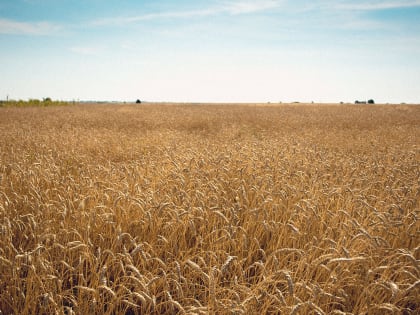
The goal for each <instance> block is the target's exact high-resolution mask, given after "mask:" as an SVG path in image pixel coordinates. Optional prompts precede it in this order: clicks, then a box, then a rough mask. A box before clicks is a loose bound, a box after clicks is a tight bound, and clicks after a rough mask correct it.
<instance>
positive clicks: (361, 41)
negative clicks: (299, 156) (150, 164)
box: [0, 0, 420, 103]
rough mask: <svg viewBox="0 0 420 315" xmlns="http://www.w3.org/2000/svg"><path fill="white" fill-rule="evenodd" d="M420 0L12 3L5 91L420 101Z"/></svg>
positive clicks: (181, 98)
mask: <svg viewBox="0 0 420 315" xmlns="http://www.w3.org/2000/svg"><path fill="white" fill-rule="evenodd" d="M419 17H420V1H418V0H394V1H389V0H386V1H347V0H346V1H330V0H315V1H302V0H298V1H287V0H261V1H246V0H230V1H229V0H227V1H223V0H220V1H218V0H215V1H203V0H196V1H191V0H181V1H169V0H156V1H134V0H124V1H122V0H121V1H99V0H89V1H82V0H75V1H70V0H62V1H59V2H58V1H54V0H14V1H12V0H4V1H1V2H0V45H1V47H2V49H1V50H0V69H1V70H0V71H1V73H2V75H1V76H0V99H6V98H7V97H9V98H10V99H29V98H37V99H42V98H44V97H51V98H52V99H62V100H98V101H113V100H115V101H127V102H132V101H135V100H136V99H141V100H147V101H154V102H243V103H248V102H249V103H253V102H273V103H276V102H284V103H287V102H294V101H297V102H312V101H314V102H316V103H339V102H341V101H342V102H349V103H352V102H354V101H355V100H361V101H366V100H368V99H374V100H375V102H376V103H402V102H404V103H420V58H419V57H418V56H420V19H419Z"/></svg>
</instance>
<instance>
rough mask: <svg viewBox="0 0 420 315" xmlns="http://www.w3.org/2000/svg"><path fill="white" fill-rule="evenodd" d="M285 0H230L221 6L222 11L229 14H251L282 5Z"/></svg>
mask: <svg viewBox="0 0 420 315" xmlns="http://www.w3.org/2000/svg"><path fill="white" fill-rule="evenodd" d="M282 2H283V1H278V0H277V1H276V0H264V1H255V0H254V1H246V0H245V1H244V0H239V1H230V2H226V3H225V4H224V6H223V7H222V8H221V11H225V12H227V13H229V14H249V13H255V12H259V11H266V10H269V9H274V8H277V7H279V6H280V4H281V3H282Z"/></svg>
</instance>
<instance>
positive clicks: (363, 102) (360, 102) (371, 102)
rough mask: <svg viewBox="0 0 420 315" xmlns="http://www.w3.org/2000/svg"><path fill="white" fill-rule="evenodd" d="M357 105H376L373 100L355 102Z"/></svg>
mask: <svg viewBox="0 0 420 315" xmlns="http://www.w3.org/2000/svg"><path fill="white" fill-rule="evenodd" d="M354 103H355V104H375V101H374V100H373V99H370V100H368V101H367V102H366V101H355V102H354Z"/></svg>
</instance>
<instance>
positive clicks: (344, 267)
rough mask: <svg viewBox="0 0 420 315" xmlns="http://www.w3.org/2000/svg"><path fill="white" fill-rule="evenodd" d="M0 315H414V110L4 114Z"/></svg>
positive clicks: (419, 153) (91, 108) (419, 300)
mask: <svg viewBox="0 0 420 315" xmlns="http://www.w3.org/2000/svg"><path fill="white" fill-rule="evenodd" d="M0 132H1V137H0V224H1V230H0V314H3V315H5V314H419V310H420V207H419V206H420V182H419V181H420V167H419V166H420V163H419V162H420V106H408V105H404V106H403V105H400V106H392V105H388V106H385V105H373V106H368V105H362V106H356V105H309V104H307V105H305V104H295V105H286V104H285V105H283V104H282V105H267V104H266V105H264V104H260V105H252V104H250V105H205V104H202V105H188V104H184V105H182V104H181V105H180V104H178V105H175V104H166V105H162V104H141V105H132V104H125V105H124V104H120V105H100V104H99V105H98V104H96V105H93V104H90V105H86V104H85V105H75V106H66V107H46V108H0Z"/></svg>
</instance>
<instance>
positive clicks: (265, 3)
mask: <svg viewBox="0 0 420 315" xmlns="http://www.w3.org/2000/svg"><path fill="white" fill-rule="evenodd" d="M282 2H284V1H283V0H261V1H248V0H237V1H225V2H222V3H220V4H219V5H216V6H213V7H208V8H203V9H197V10H183V11H181V10H180V11H166V12H157V13H149V14H139V15H133V16H119V17H110V18H104V19H99V20H96V21H94V22H93V23H92V24H93V25H123V24H128V23H136V22H140V21H147V20H156V19H188V18H196V17H205V16H214V15H218V14H228V15H241V14H252V13H256V12H261V11H266V10H269V9H274V8H276V7H279V6H280V4H281V3H282Z"/></svg>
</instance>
